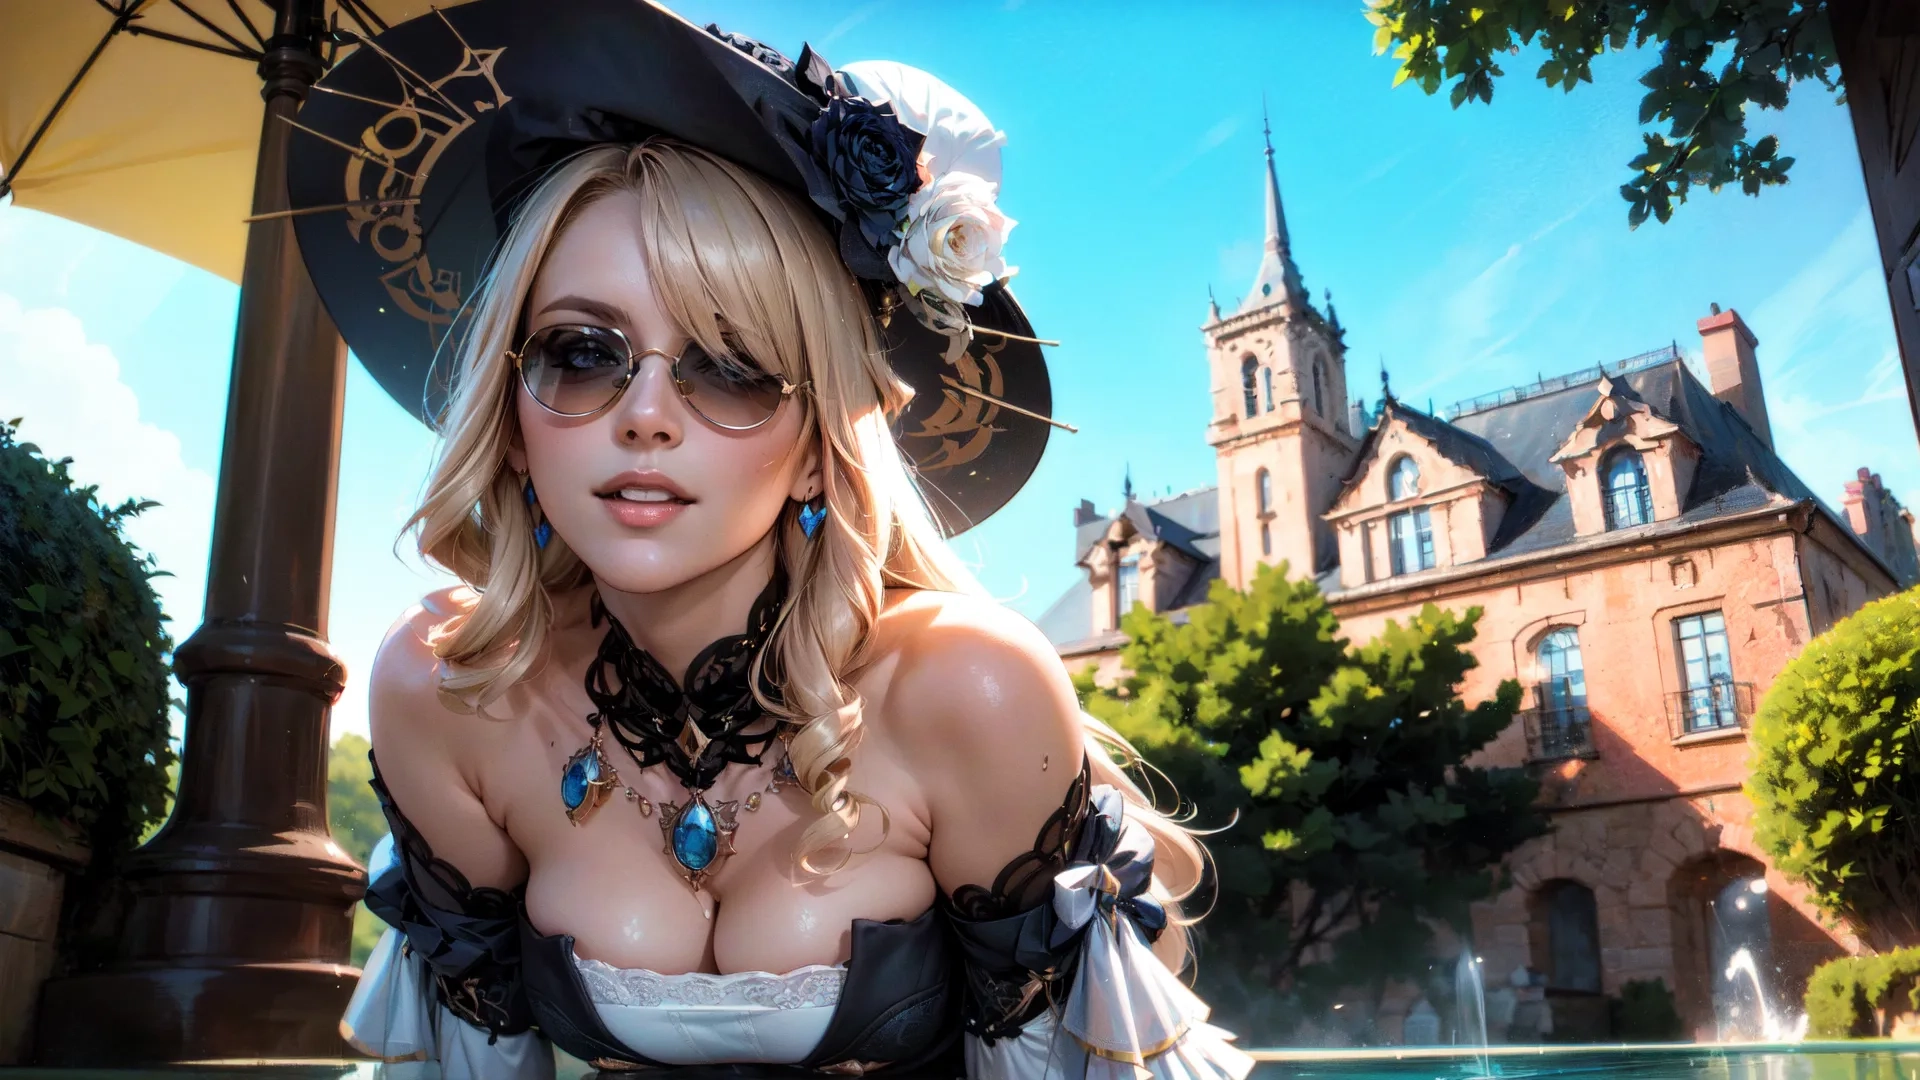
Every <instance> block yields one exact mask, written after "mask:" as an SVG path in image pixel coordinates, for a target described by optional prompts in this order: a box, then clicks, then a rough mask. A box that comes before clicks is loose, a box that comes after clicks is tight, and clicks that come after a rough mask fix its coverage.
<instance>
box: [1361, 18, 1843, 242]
mask: <svg viewBox="0 0 1920 1080" xmlns="http://www.w3.org/2000/svg"><path fill="white" fill-rule="evenodd" d="M1367 18H1368V20H1369V21H1371V22H1372V23H1373V24H1374V26H1375V27H1376V30H1375V33H1374V51H1375V52H1387V51H1389V50H1391V51H1392V53H1393V56H1394V58H1395V59H1397V60H1399V61H1400V70H1399V73H1398V74H1397V75H1396V76H1395V78H1394V85H1396V86H1398V85H1399V84H1400V83H1403V82H1412V83H1414V84H1415V85H1417V86H1419V87H1420V88H1421V89H1422V90H1425V91H1426V92H1427V93H1429V94H1432V93H1435V92H1437V91H1438V90H1439V89H1440V86H1441V84H1442V83H1444V82H1447V81H1448V80H1451V81H1452V84H1453V85H1452V90H1451V97H1452V100H1453V106H1454V108H1459V107H1460V106H1461V105H1462V104H1464V103H1465V102H1468V101H1484V102H1492V101H1493V84H1494V80H1495V79H1497V78H1499V77H1500V76H1502V75H1504V74H1505V73H1506V72H1505V70H1504V69H1503V68H1502V67H1501V65H1500V61H1501V59H1502V58H1503V57H1510V56H1511V57H1517V56H1519V55H1520V52H1521V48H1522V46H1532V45H1536V44H1537V45H1538V46H1540V49H1541V50H1542V51H1543V52H1544V54H1545V56H1544V59H1543V60H1542V62H1541V64H1540V67H1539V68H1538V69H1537V70H1536V71H1535V72H1534V75H1535V77H1537V78H1539V79H1540V80H1541V81H1543V82H1545V83H1546V84H1547V85H1548V86H1558V87H1561V88H1563V89H1564V90H1566V91H1569V92H1571V91H1572V90H1573V88H1574V87H1576V86H1578V85H1579V84H1581V83H1583V82H1588V83H1590V82H1592V81H1593V72H1592V66H1593V61H1594V59H1595V58H1596V57H1598V56H1600V55H1601V54H1603V53H1606V52H1609V51H1611V52H1619V51H1621V50H1623V49H1626V48H1628V47H1629V46H1632V47H1634V48H1641V47H1645V46H1647V45H1648V44H1650V43H1657V44H1658V45H1659V50H1660V53H1659V55H1660V60H1659V63H1658V64H1656V65H1655V66H1654V67H1652V68H1651V69H1649V70H1648V71H1647V72H1646V73H1645V74H1644V75H1642V76H1641V78H1640V83H1641V85H1642V86H1645V87H1646V88H1647V92H1646V95H1645V96H1644V97H1642V98H1641V101H1640V123H1641V124H1642V125H1643V126H1645V125H1649V124H1657V125H1659V126H1660V127H1662V128H1664V130H1653V131H1644V132H1642V133H1641V138H1642V139H1643V140H1644V142H1645V146H1644V148H1643V149H1642V151H1641V153H1640V154H1639V155H1638V156H1637V157H1635V158H1634V159H1633V160H1632V161H1630V162H1628V164H1627V168H1628V169H1630V170H1631V171H1632V176H1631V179H1629V180H1628V182H1627V183H1625V184H1623V185H1621V187H1620V195H1621V197H1622V198H1624V199H1626V201H1627V206H1628V209H1627V224H1628V225H1629V226H1630V227H1633V228H1638V227H1639V226H1640V225H1641V224H1642V223H1644V222H1645V221H1646V220H1647V218H1648V217H1649V216H1651V217H1654V218H1657V219H1658V220H1660V221H1661V222H1663V223H1664V222H1665V221H1667V219H1668V218H1669V217H1670V216H1672V214H1673V207H1674V206H1675V204H1677V203H1683V202H1686V201H1687V193H1688V192H1689V191H1690V190H1691V189H1692V187H1693V186H1694V185H1696V184H1698V185H1704V186H1705V187H1706V188H1707V189H1708V190H1709V191H1715V192H1717V191H1719V190H1720V189H1721V188H1722V187H1725V186H1727V185H1729V184H1738V185H1739V186H1740V190H1742V191H1744V192H1746V193H1747V194H1749V195H1758V194H1759V193H1760V189H1761V188H1763V187H1768V186H1771V185H1774V184H1784V183H1786V182H1787V170H1788V169H1790V168H1791V167H1792V165H1793V159H1792V158H1790V157H1783V156H1781V154H1780V143H1779V140H1778V139H1777V138H1776V137H1774V136H1772V135H1767V136H1763V137H1761V138H1759V139H1751V138H1749V132H1748V130H1747V115H1748V106H1749V105H1754V106H1759V107H1760V108H1763V109H1780V108H1785V107H1786V104H1787V96H1788V93H1789V91H1790V89H1791V86H1792V83H1793V82H1794V81H1796V80H1799V81H1804V80H1809V79H1813V80H1818V81H1819V82H1820V83H1821V84H1822V85H1824V86H1825V87H1826V88H1827V89H1829V90H1836V89H1838V88H1839V83H1838V73H1837V63H1838V62H1837V60H1836V59H1835V55H1834V49H1833V34H1832V31H1831V29H1830V28H1829V27H1828V24H1827V13H1826V2H1825V0H1369V10H1368V12H1367Z"/></svg>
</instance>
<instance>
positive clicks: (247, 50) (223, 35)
mask: <svg viewBox="0 0 1920 1080" xmlns="http://www.w3.org/2000/svg"><path fill="white" fill-rule="evenodd" d="M169 2H170V3H172V4H173V6H174V7H176V8H179V9H180V10H181V11H182V12H183V13H185V14H186V16H187V18H189V19H192V20H193V21H194V22H197V23H199V24H200V25H201V26H204V27H206V28H207V32H208V33H210V34H213V35H214V36H215V37H217V38H219V39H220V40H222V41H224V42H226V43H227V44H229V45H231V46H233V47H234V48H236V49H238V50H240V51H241V52H242V53H244V54H246V55H247V56H248V57H250V58H251V59H254V60H258V59H260V58H261V57H263V56H264V55H265V53H264V52H263V51H262V50H258V49H255V48H253V47H252V46H250V45H248V44H247V43H246V42H244V41H241V40H240V39H239V38H237V37H234V36H233V35H232V34H229V33H227V32H226V31H225V30H222V29H220V27H219V26H217V25H216V24H215V23H214V22H213V20H212V19H209V18H207V17H206V16H205V15H202V14H200V13H199V12H197V11H195V10H193V9H192V8H190V7H188V6H187V5H186V2H185V0H169Z"/></svg>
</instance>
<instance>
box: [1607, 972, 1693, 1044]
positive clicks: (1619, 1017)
mask: <svg viewBox="0 0 1920 1080" xmlns="http://www.w3.org/2000/svg"><path fill="white" fill-rule="evenodd" d="M1608 1004H1609V1006H1611V1009H1610V1011H1611V1013H1612V1021H1613V1037H1614V1038H1616V1039H1619V1040H1620V1041H1621V1042H1632V1043H1641V1042H1673V1041H1676V1040H1678V1039H1680V1038H1683V1037H1684V1036H1685V1034H1686V1030H1685V1028H1686V1026H1685V1024H1683V1023H1682V1022H1681V1020H1680V1009H1679V1007H1678V1006H1677V1005H1675V1004H1674V1000H1673V991H1671V990H1669V989H1667V980H1665V979H1661V978H1652V979H1628V980H1627V981H1626V983H1625V984H1624V985H1622V986H1621V987H1620V996H1619V997H1617V998H1614V999H1613V1000H1611V1001H1610V1002H1608Z"/></svg>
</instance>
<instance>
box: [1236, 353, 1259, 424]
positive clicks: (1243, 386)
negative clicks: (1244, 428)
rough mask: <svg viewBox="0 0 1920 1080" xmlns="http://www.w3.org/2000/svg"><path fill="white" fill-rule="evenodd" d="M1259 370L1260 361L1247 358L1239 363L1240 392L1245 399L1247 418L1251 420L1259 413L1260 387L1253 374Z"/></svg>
mask: <svg viewBox="0 0 1920 1080" xmlns="http://www.w3.org/2000/svg"><path fill="white" fill-rule="evenodd" d="M1258 370H1260V361H1258V360H1255V359H1254V358H1253V357H1251V356H1249V357H1247V358H1246V359H1245V360H1242V361H1240V392H1241V394H1242V395H1244V396H1245V397H1246V399H1247V401H1246V405H1247V416H1248V418H1249V419H1251V418H1252V417H1253V416H1254V415H1255V414H1257V413H1258V412H1259V411H1260V386H1259V383H1258V382H1257V381H1255V377H1254V372H1256V371H1258Z"/></svg>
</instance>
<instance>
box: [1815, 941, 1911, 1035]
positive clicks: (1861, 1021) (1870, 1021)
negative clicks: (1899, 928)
mask: <svg viewBox="0 0 1920 1080" xmlns="http://www.w3.org/2000/svg"><path fill="white" fill-rule="evenodd" d="M1876 1009H1887V1010H1889V1011H1892V1012H1907V1011H1910V1010H1920V948H1910V949H1896V950H1894V951H1893V952H1889V953H1882V954H1881V955H1879V956H1843V957H1841V958H1840V959H1838V960H1829V961H1827V962H1826V963H1824V964H1821V965H1820V966H1819V967H1817V968H1815V969H1814V970H1813V977H1812V978H1810V979H1808V980H1807V1034H1809V1035H1812V1036H1814V1037H1816V1038H1822V1039H1846V1038H1859V1037H1863V1036H1871V1035H1878V1034H1880V1031H1879V1025H1878V1023H1877V1022H1876V1019H1875V1016H1874V1010H1876Z"/></svg>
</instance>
